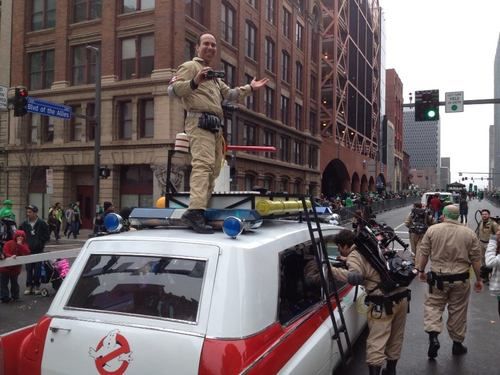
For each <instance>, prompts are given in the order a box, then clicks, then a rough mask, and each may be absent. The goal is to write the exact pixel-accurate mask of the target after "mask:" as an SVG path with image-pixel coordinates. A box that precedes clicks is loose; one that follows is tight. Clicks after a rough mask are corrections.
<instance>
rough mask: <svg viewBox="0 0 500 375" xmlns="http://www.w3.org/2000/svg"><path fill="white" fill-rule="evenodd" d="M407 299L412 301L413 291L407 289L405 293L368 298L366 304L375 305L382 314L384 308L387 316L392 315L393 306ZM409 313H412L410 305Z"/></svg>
mask: <svg viewBox="0 0 500 375" xmlns="http://www.w3.org/2000/svg"><path fill="white" fill-rule="evenodd" d="M405 298H406V299H407V300H408V302H410V301H411V290H410V289H406V290H405V291H403V292H399V293H396V294H392V295H390V296H370V295H368V296H366V298H365V303H366V304H368V303H372V304H374V305H375V310H377V311H378V312H382V308H383V309H384V310H385V313H386V314H387V315H392V306H393V305H394V304H396V303H399V302H401V301H402V300H403V299H405ZM408 312H410V305H409V304H408Z"/></svg>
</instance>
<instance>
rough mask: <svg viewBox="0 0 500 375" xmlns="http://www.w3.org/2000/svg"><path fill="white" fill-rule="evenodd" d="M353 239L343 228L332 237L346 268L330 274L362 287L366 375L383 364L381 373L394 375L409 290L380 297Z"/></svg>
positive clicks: (377, 282)
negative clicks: (365, 328)
mask: <svg viewBox="0 0 500 375" xmlns="http://www.w3.org/2000/svg"><path fill="white" fill-rule="evenodd" d="M354 238H355V234H354V233H353V232H352V231H350V230H347V229H343V230H341V231H340V232H339V233H338V234H337V235H336V236H335V237H334V239H333V241H334V242H335V244H336V245H337V246H338V248H339V251H340V254H341V255H342V256H344V257H347V259H346V265H347V269H341V268H337V267H332V273H333V275H334V276H335V277H336V278H338V279H339V280H342V281H347V282H348V283H349V284H352V285H363V286H364V287H365V290H366V292H367V296H366V299H365V303H366V304H367V305H368V306H369V310H368V329H369V333H368V337H367V339H366V363H367V364H368V370H369V374H370V375H379V374H380V370H381V369H382V366H383V365H384V362H386V361H387V365H386V368H385V369H383V371H382V374H384V375H395V374H396V364H397V362H398V360H399V357H400V355H401V349H402V347H403V338H404V330H405V324H406V316H407V314H408V304H409V298H410V291H409V290H408V289H407V288H406V287H399V288H396V289H395V290H393V291H392V292H390V293H388V294H384V293H383V292H382V290H380V288H379V285H380V284H381V283H382V278H381V276H380V275H379V273H378V272H377V271H376V270H375V268H373V267H372V266H371V265H370V263H369V262H368V261H367V260H366V259H365V257H364V256H363V255H362V254H361V253H360V252H359V251H358V250H357V248H356V245H354Z"/></svg>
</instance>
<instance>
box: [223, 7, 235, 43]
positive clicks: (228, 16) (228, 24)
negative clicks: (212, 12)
mask: <svg viewBox="0 0 500 375" xmlns="http://www.w3.org/2000/svg"><path fill="white" fill-rule="evenodd" d="M221 13H222V14H221V20H222V39H223V40H225V41H226V42H228V43H229V44H231V45H234V42H235V37H234V34H235V19H236V16H235V15H236V12H235V10H234V9H233V7H232V6H231V5H229V4H228V3H226V2H223V3H222V7H221Z"/></svg>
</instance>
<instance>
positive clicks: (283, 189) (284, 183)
mask: <svg viewBox="0 0 500 375" xmlns="http://www.w3.org/2000/svg"><path fill="white" fill-rule="evenodd" d="M278 191H280V192H288V178H287V177H281V181H280V183H279V188H278Z"/></svg>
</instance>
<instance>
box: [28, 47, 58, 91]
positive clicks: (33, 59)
mask: <svg viewBox="0 0 500 375" xmlns="http://www.w3.org/2000/svg"><path fill="white" fill-rule="evenodd" d="M29 61H30V89H31V90H41V89H49V88H50V87H51V86H52V82H54V50H47V51H40V52H33V53H30V58H29Z"/></svg>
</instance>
